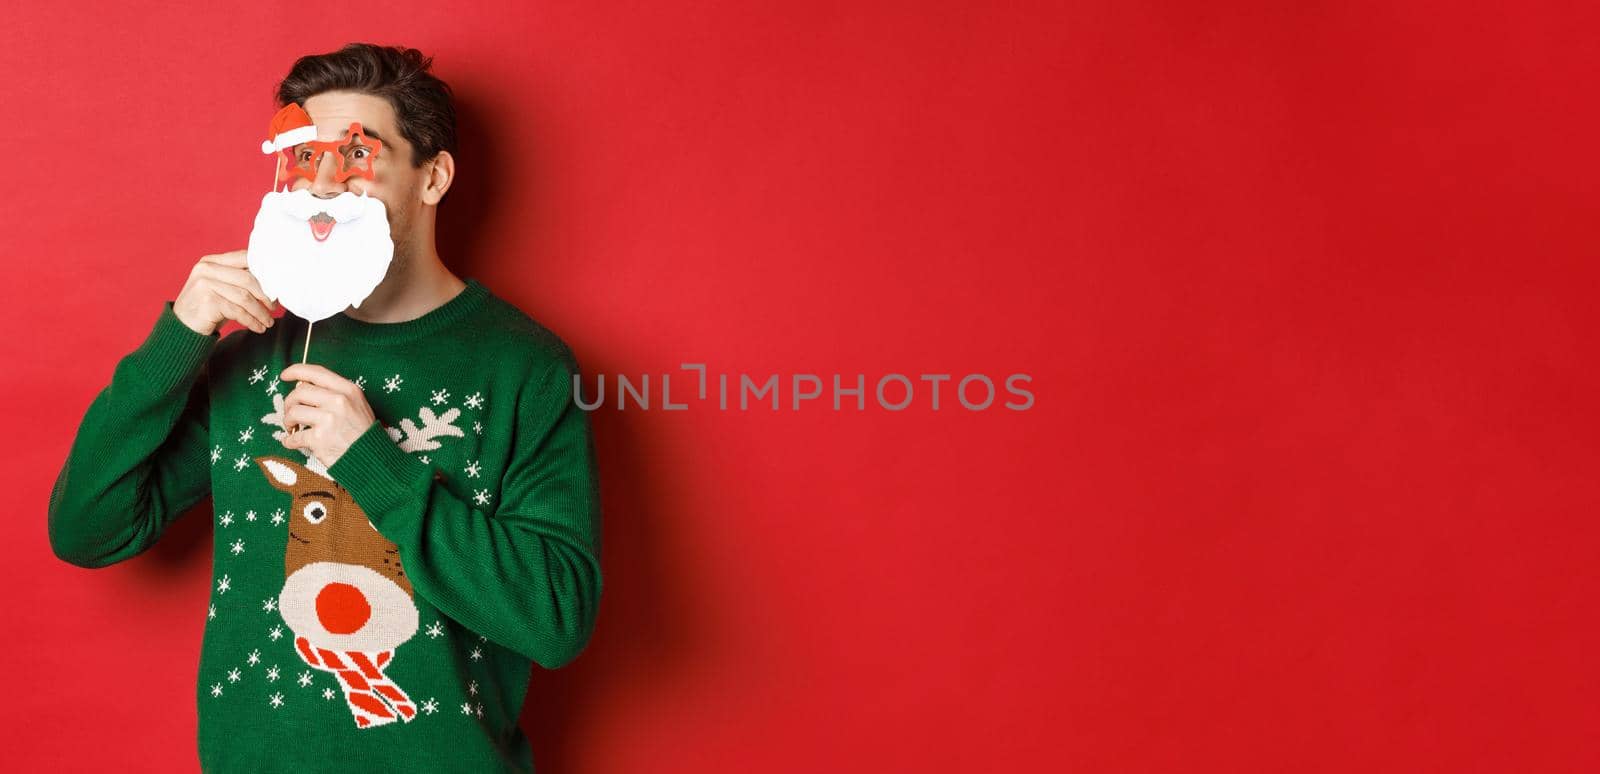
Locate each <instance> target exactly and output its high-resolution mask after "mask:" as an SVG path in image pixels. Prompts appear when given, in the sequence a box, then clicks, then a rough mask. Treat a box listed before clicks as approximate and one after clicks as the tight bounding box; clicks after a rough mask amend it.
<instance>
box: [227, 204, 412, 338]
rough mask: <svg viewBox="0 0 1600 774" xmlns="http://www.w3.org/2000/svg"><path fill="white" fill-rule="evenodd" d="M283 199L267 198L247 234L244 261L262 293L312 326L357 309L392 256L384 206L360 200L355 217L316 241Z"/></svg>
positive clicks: (307, 225)
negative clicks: (359, 207)
mask: <svg viewBox="0 0 1600 774" xmlns="http://www.w3.org/2000/svg"><path fill="white" fill-rule="evenodd" d="M286 196H287V194H281V193H277V194H274V193H269V194H267V195H266V197H264V198H263V199H262V201H261V209H260V210H259V211H258V212H257V213H256V221H255V227H254V228H253V229H251V231H250V243H249V247H248V251H247V255H246V261H247V264H248V265H249V267H250V273H251V274H253V275H255V277H256V281H258V282H260V283H261V290H262V291H263V292H265V293H266V294H267V296H268V297H270V298H274V299H277V300H278V301H279V302H280V303H282V304H283V307H284V308H285V309H287V310H289V311H290V312H293V313H294V314H295V315H297V316H299V317H302V318H305V319H307V320H310V321H313V322H315V321H317V320H321V319H325V318H327V317H331V316H333V315H335V314H338V313H339V312H342V311H344V310H345V309H346V308H348V307H351V306H360V305H361V302H362V301H363V300H365V299H366V297H367V296H368V295H370V294H371V293H372V291H373V289H374V288H376V287H377V286H378V284H379V283H381V282H382V281H383V278H384V276H385V275H386V274H387V273H388V270H389V264H390V261H391V259H392V258H393V257H394V242H393V240H392V239H391V238H390V235H389V219H388V214H387V212H386V211H385V209H384V206H383V202H382V201H381V200H380V199H378V198H377V197H374V196H366V197H360V198H361V200H362V210H361V213H360V215H359V216H357V217H355V218H353V219H347V220H343V221H340V222H338V223H337V224H336V225H334V227H333V231H332V232H330V233H329V234H328V238H327V239H325V240H323V241H321V242H319V241H317V240H316V238H315V237H314V236H313V235H312V233H311V226H310V224H309V223H307V222H306V219H305V218H299V217H296V216H294V215H292V214H290V213H289V212H287V209H288V208H287V207H286V206H285V204H286V203H287V199H286Z"/></svg>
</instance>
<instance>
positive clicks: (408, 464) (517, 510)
mask: <svg viewBox="0 0 1600 774" xmlns="http://www.w3.org/2000/svg"><path fill="white" fill-rule="evenodd" d="M574 372H576V363H574V362H572V361H571V359H570V355H569V356H567V357H565V358H563V359H560V360H558V361H557V362H555V363H554V364H553V365H552V366H551V367H550V368H549V369H547V370H546V372H545V373H544V375H543V376H542V377H540V378H538V379H536V380H535V381H534V382H533V383H532V384H530V385H529V388H530V389H529V391H528V392H527V393H526V394H524V396H523V397H522V399H521V401H520V402H519V406H518V408H517V418H516V422H517V426H516V427H515V428H514V429H513V432H512V439H513V440H512V443H513V444H514V448H513V449H512V452H511V456H510V459H509V461H508V464H507V467H506V470H505V473H504V476H503V478H502V479H501V481H500V491H499V498H498V503H496V504H495V506H494V507H493V510H492V512H491V511H490V510H486V509H484V508H482V507H477V500H476V499H475V498H469V497H467V496H464V493H458V492H456V491H454V490H452V489H451V487H450V486H448V485H447V484H446V483H445V482H444V481H443V480H442V477H441V476H439V475H436V474H435V472H434V471H433V469H432V468H430V467H429V466H426V465H419V464H417V460H415V459H413V458H412V457H410V456H408V455H407V454H406V453H404V452H402V451H400V449H399V448H398V447H397V446H396V445H395V443H394V442H393V441H392V440H390V438H389V436H388V435H387V434H386V433H385V432H384V429H383V426H382V425H381V424H379V423H377V422H374V423H373V424H372V425H371V426H370V427H368V428H367V430H366V432H365V433H363V434H362V435H361V436H360V437H358V438H357V439H356V441H355V442H354V443H352V444H351V445H350V448H349V449H347V450H346V451H345V453H344V455H343V456H341V457H339V459H337V460H336V461H335V462H334V463H333V464H332V465H331V466H329V468H328V472H329V474H330V475H331V476H332V477H333V478H334V479H335V480H336V481H338V483H339V485H340V486H343V487H344V488H345V489H346V490H348V491H349V492H350V494H351V495H352V496H353V497H354V498H355V500H356V502H357V503H359V504H360V505H361V507H362V510H364V511H366V513H367V516H368V518H369V519H370V520H371V521H372V523H373V525H374V526H375V527H377V529H378V531H379V532H380V533H382V534H383V535H384V536H385V537H387V538H388V539H390V540H392V541H394V543H395V545H396V546H398V547H399V548H400V559H401V562H402V564H403V565H404V566H405V570H406V577H407V578H410V580H411V583H412V586H413V587H414V588H415V589H416V591H417V593H418V594H419V595H421V596H422V597H424V598H425V599H427V600H428V601H429V602H431V603H432V604H433V605H434V606H435V607H437V608H439V609H440V610H441V611H443V612H444V613H445V614H446V615H448V616H449V617H450V618H452V619H454V620H456V621H458V622H460V623H461V624H462V625H464V626H466V627H467V628H469V629H471V630H472V631H475V632H477V633H479V634H481V635H483V636H485V637H488V638H489V639H491V640H493V641H495V642H497V643H499V644H501V645H504V646H506V647H508V648H510V649H512V650H514V651H516V652H518V653H520V654H522V655H524V656H526V657H528V658H530V659H532V660H533V661H535V662H536V663H538V664H539V665H540V666H543V667H545V668H546V669H556V668H558V667H561V666H564V665H565V664H567V663H569V662H570V661H572V660H573V659H574V658H576V657H577V656H578V654H579V653H580V652H581V651H582V650H583V648H584V646H585V645H586V644H587V643H588V640H589V637H590V635H591V634H592V633H593V630H594V624H595V617H596V613H597V612H598V609H599V604H600V593H601V575H600V561H599V559H600V556H599V555H600V535H599V532H600V530H599V527H600V511H599V492H598V479H597V476H596V472H595V464H594V443H593V436H592V434H591V431H590V427H589V420H588V416H587V415H586V414H585V413H584V412H583V411H582V410H580V409H579V408H578V407H577V405H576V404H575V403H574V402H573V400H572V392H571V384H572V378H571V374H573V373H574Z"/></svg>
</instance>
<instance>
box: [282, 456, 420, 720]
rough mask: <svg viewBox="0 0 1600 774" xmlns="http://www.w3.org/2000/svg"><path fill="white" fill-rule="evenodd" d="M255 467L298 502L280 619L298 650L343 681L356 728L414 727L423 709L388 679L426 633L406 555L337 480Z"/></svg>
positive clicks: (288, 468) (301, 469) (298, 468)
mask: <svg viewBox="0 0 1600 774" xmlns="http://www.w3.org/2000/svg"><path fill="white" fill-rule="evenodd" d="M256 463H257V464H259V465H260V466H261V470H262V471H263V472H264V473H266V475H267V479H268V480H269V481H270V482H271V483H272V485H273V486H275V487H277V488H278V489H280V490H283V491H284V492H287V493H288V494H289V496H290V498H291V503H292V504H291V506H290V508H289V519H288V532H289V542H288V545H287V548H286V550H285V551H284V554H283V564H284V575H285V577H284V581H283V591H282V592H281V593H280V594H279V595H278V613H279V614H281V615H282V616H283V620H284V622H285V623H287V624H288V625H289V629H290V630H291V631H293V632H294V635H295V640H294V645H295V650H296V652H297V653H298V654H299V655H300V658H301V659H303V660H304V661H305V663H306V664H307V665H308V666H311V667H312V668H315V669H320V670H323V671H326V672H330V673H332V674H333V675H334V677H336V678H337V679H338V680H339V685H340V687H341V688H342V689H343V691H344V698H345V701H346V702H348V703H349V705H350V712H351V714H352V715H353V716H354V717H355V722H356V725H357V726H360V727H362V728H366V727H368V726H381V725H383V724H385V723H393V722H394V721H395V720H396V719H399V720H403V721H405V722H408V723H409V722H411V719H412V718H413V717H416V714H417V708H416V705H415V704H413V703H412V702H411V697H409V696H407V695H406V693H405V691H404V690H402V689H401V688H400V687H399V686H397V685H395V684H394V683H393V682H391V681H390V680H389V678H388V677H387V676H386V675H385V674H384V667H385V666H387V665H388V663H389V661H390V660H391V658H392V657H393V656H394V650H395V648H398V647H399V646H400V645H401V644H402V643H404V642H405V641H406V640H409V639H411V636H412V635H414V634H416V633H417V606H416V604H415V603H414V602H413V601H412V590H411V581H409V580H406V573H405V570H404V569H403V568H402V567H401V563H400V549H399V548H397V547H396V546H395V544H394V543H392V542H390V541H389V540H388V539H387V538H385V537H384V536H383V535H381V534H379V533H378V528H377V527H374V526H372V522H370V521H368V520H367V514H366V513H364V512H363V511H362V510H361V506H359V505H357V504H356V501H355V500H354V499H353V498H351V497H350V495H349V493H347V492H345V491H344V490H343V489H342V488H341V487H340V486H339V485H338V484H336V483H334V481H333V479H331V478H328V477H327V476H326V475H323V474H320V473H315V472H313V471H311V470H310V469H308V468H307V467H305V466H304V465H301V464H299V463H296V462H292V461H290V460H286V459H283V458H281V457H257V458H256Z"/></svg>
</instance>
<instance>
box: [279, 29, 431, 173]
mask: <svg viewBox="0 0 1600 774" xmlns="http://www.w3.org/2000/svg"><path fill="white" fill-rule="evenodd" d="M432 65H433V57H429V56H423V55H422V52H421V51H418V50H416V49H414V48H403V47H400V46H378V45H374V44H372V43H351V44H349V45H346V46H345V47H344V48H341V49H339V50H338V51H335V52H333V53H330V54H313V55H310V56H303V57H300V58H299V59H297V60H295V63H294V66H293V67H291V68H289V74H288V75H286V76H284V78H283V80H282V81H281V82H279V83H278V94H277V97H278V105H279V106H280V107H281V106H283V105H287V104H289V103H290V102H294V103H296V104H299V105H300V106H301V107H305V104H306V100H308V99H310V98H312V97H314V96H316V95H318V94H321V93H322V92H325V91H340V90H344V91H355V92H361V93H363V94H371V95H373V96H376V97H383V98H384V99H387V100H388V101H389V104H390V105H391V106H392V107H393V108H394V115H395V120H396V121H397V122H398V123H399V124H400V135H401V136H402V137H404V138H406V141H407V142H409V143H411V166H413V167H420V166H422V165H423V163H424V162H426V161H428V160H429V159H432V158H433V157H434V156H437V155H439V151H449V152H450V153H451V154H452V155H454V154H455V152H456V108H455V105H454V104H453V103H451V101H450V85H449V84H447V83H445V82H444V81H441V80H439V78H438V77H437V76H435V75H434V74H433V73H431V72H429V71H428V70H429V68H430V67H431V66H432Z"/></svg>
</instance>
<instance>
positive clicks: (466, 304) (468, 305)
mask: <svg viewBox="0 0 1600 774" xmlns="http://www.w3.org/2000/svg"><path fill="white" fill-rule="evenodd" d="M465 281H466V287H464V288H462V289H461V290H460V291H458V292H457V293H456V294H455V296H454V297H452V298H451V299H450V300H449V301H446V302H444V303H443V304H440V305H439V306H437V307H435V308H434V309H432V310H431V311H429V312H427V313H425V314H423V315H422V316H421V317H416V318H413V319H410V320H404V321H401V322H392V323H379V322H367V321H365V320H357V319H355V318H353V317H350V316H349V315H347V314H345V313H344V312H340V313H338V314H336V315H334V316H332V317H329V318H327V319H326V320H319V321H318V324H316V325H314V326H312V328H311V335H312V336H313V338H315V337H318V336H322V335H328V336H331V337H337V338H340V339H348V340H353V341H359V342H361V343H363V344H369V343H370V344H394V343H398V342H403V341H410V340H412V339H416V338H418V337H420V336H426V335H428V334H430V333H434V332H436V331H439V330H441V329H443V328H445V327H448V326H450V325H453V324H455V323H457V322H459V321H460V320H461V319H462V318H463V317H466V316H467V315H468V314H471V313H472V312H473V311H475V310H476V309H477V308H478V307H479V306H482V304H483V301H484V299H485V298H487V297H488V295H489V289H488V288H486V287H484V286H483V284H482V283H480V282H478V280H476V279H474V278H472V277H468V278H467V279H466V280H465ZM302 335H303V334H302ZM312 346H313V348H314V347H315V346H316V345H315V342H313V344H312Z"/></svg>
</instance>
